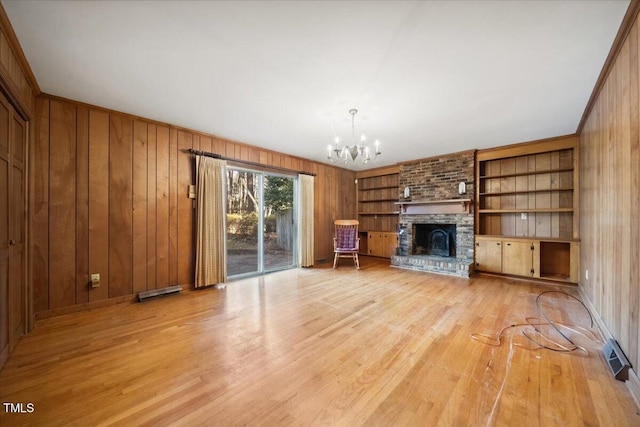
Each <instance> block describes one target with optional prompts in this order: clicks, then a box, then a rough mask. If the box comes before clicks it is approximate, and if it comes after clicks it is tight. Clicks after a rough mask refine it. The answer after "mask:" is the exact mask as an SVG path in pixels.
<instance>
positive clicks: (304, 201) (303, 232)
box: [298, 174, 314, 267]
mask: <svg viewBox="0 0 640 427" xmlns="http://www.w3.org/2000/svg"><path fill="white" fill-rule="evenodd" d="M298 181H299V182H300V221H298V223H299V224H300V229H299V231H298V236H299V243H300V245H299V246H300V251H299V252H300V259H299V264H300V266H301V267H312V266H313V215H314V211H313V182H314V179H313V176H311V175H303V174H300V175H298Z"/></svg>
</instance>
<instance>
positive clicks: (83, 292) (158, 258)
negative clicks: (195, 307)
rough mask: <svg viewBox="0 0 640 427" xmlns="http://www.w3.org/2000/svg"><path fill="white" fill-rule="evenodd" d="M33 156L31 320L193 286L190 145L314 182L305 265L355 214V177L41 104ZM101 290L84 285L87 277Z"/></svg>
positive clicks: (100, 112)
mask: <svg viewBox="0 0 640 427" xmlns="http://www.w3.org/2000/svg"><path fill="white" fill-rule="evenodd" d="M36 132H37V136H36V142H35V147H34V150H33V159H32V164H33V169H32V179H33V191H32V197H33V212H32V215H33V223H32V236H33V239H32V260H33V287H34V311H35V312H36V313H44V315H46V313H45V312H51V311H55V310H58V309H62V308H65V307H71V306H74V305H77V304H83V303H92V302H97V301H104V300H108V299H110V298H118V297H123V296H127V295H131V294H135V293H137V292H139V291H142V290H147V289H154V288H161V287H165V286H170V285H176V284H181V285H182V284H190V283H193V268H194V238H193V236H194V232H193V230H194V204H193V202H192V200H191V199H189V198H188V197H187V187H188V185H189V184H192V183H194V182H195V176H194V167H193V164H194V161H193V159H192V157H191V156H190V155H189V154H187V153H185V152H183V151H182V150H184V149H188V148H194V149H197V150H204V151H210V152H215V153H219V154H222V155H224V156H226V157H229V158H233V159H237V160H245V161H252V162H257V163H260V164H262V165H265V166H275V167H279V168H287V169H291V170H300V171H305V172H311V173H315V174H316V178H315V207H316V208H315V230H314V232H315V258H316V260H317V261H319V262H322V261H324V260H328V259H331V256H332V252H333V246H332V233H333V220H334V219H336V218H345V217H354V215H355V212H356V201H355V192H354V179H355V172H353V171H349V170H346V169H340V168H336V167H333V166H330V165H325V164H321V163H316V162H312V161H309V160H303V159H299V158H296V157H292V156H288V155H286V154H281V153H276V152H272V151H268V150H264V149H261V148H258V147H252V146H249V145H245V144H241V143H237V142H232V141H227V140H223V139H218V138H216V137H213V136H211V135H205V134H202V133H199V132H194V131H189V130H185V129H181V128H177V127H174V126H170V125H166V124H162V123H156V122H153V121H150V120H145V119H141V118H138V117H133V116H129V115H126V114H123V113H118V112H113V111H107V110H104V109H101V108H99V107H92V106H88V105H84V104H80V103H76V102H73V101H68V100H63V99H58V98H55V97H51V96H46V95H42V96H39V97H38V98H37V101H36ZM92 273H99V274H100V275H101V286H100V287H98V288H94V289H91V288H90V287H89V286H88V283H89V278H90V274H92Z"/></svg>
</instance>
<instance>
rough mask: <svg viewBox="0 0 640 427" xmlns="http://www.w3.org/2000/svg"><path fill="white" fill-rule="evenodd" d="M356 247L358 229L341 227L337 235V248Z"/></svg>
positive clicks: (341, 249) (350, 248)
mask: <svg viewBox="0 0 640 427" xmlns="http://www.w3.org/2000/svg"><path fill="white" fill-rule="evenodd" d="M355 249H356V229H355V228H339V229H338V230H337V235H336V250H339V251H353V250H355Z"/></svg>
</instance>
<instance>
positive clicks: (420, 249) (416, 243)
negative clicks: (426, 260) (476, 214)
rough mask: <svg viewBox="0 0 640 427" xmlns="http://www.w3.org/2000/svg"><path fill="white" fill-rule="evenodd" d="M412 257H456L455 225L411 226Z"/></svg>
mask: <svg viewBox="0 0 640 427" xmlns="http://www.w3.org/2000/svg"><path fill="white" fill-rule="evenodd" d="M412 255H436V256H442V257H455V256H456V225H455V224H413V251H412Z"/></svg>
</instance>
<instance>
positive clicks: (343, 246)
mask: <svg viewBox="0 0 640 427" xmlns="http://www.w3.org/2000/svg"><path fill="white" fill-rule="evenodd" d="M333 224H334V226H335V234H334V238H333V252H334V253H335V256H334V257H333V268H336V266H337V265H338V258H353V263H354V265H355V266H356V269H358V270H360V261H359V260H358V251H359V250H360V238H359V237H358V224H359V222H358V220H355V219H337V220H335V221H334V222H333Z"/></svg>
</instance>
